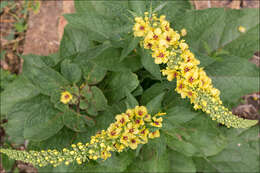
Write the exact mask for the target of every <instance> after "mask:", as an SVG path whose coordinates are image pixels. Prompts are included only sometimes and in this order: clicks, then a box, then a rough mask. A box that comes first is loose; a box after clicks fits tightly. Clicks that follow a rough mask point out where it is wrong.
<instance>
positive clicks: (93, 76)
mask: <svg viewBox="0 0 260 173" xmlns="http://www.w3.org/2000/svg"><path fill="white" fill-rule="evenodd" d="M79 66H80V67H81V69H82V72H83V77H84V78H85V81H86V83H87V84H90V85H94V84H97V83H99V82H100V81H102V80H103V79H104V77H105V75H106V73H107V70H106V69H104V68H103V67H101V66H99V65H97V64H94V63H93V62H91V61H82V62H81V63H80V64H79Z"/></svg>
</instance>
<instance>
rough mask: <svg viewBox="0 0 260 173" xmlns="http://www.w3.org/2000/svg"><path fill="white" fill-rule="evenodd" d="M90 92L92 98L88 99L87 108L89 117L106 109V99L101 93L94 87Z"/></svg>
mask: <svg viewBox="0 0 260 173" xmlns="http://www.w3.org/2000/svg"><path fill="white" fill-rule="evenodd" d="M90 91H91V92H92V94H93V97H92V98H91V99H89V107H88V109H87V112H88V113H89V114H90V115H97V114H98V111H103V110H105V109H106V106H107V99H106V97H105V96H104V94H103V92H102V91H101V90H100V89H99V88H98V87H96V86H93V87H91V88H90Z"/></svg>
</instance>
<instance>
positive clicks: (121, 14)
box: [74, 0, 130, 22]
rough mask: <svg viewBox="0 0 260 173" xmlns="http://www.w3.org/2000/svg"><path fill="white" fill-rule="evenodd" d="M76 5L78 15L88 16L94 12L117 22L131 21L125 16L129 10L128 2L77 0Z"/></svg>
mask: <svg viewBox="0 0 260 173" xmlns="http://www.w3.org/2000/svg"><path fill="white" fill-rule="evenodd" d="M74 5H75V8H76V12H77V13H83V14H84V13H85V14H87V13H88V12H89V11H92V12H93V13H96V14H99V15H102V16H105V17H108V18H110V19H115V20H116V19H117V20H116V21H117V22H119V21H128V20H130V19H129V18H130V17H129V16H127V14H125V13H126V11H127V9H128V2H127V1H115V0H112V1H111V0H110V1H95V0H92V1H91V0H89V1H81V0H75V1H74ZM118 19H119V20H118Z"/></svg>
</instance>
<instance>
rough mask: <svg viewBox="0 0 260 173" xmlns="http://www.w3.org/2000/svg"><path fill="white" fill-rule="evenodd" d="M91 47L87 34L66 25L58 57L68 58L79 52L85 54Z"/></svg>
mask: <svg viewBox="0 0 260 173" xmlns="http://www.w3.org/2000/svg"><path fill="white" fill-rule="evenodd" d="M91 46H92V43H91V42H90V41H89V37H88V34H87V33H86V32H85V31H84V30H83V29H79V28H75V27H74V26H73V25H70V24H69V25H66V27H65V29H64V34H63V37H62V40H61V43H60V56H61V57H68V56H71V55H73V54H76V53H79V52H85V51H86V50H87V49H89V48H90V47H91Z"/></svg>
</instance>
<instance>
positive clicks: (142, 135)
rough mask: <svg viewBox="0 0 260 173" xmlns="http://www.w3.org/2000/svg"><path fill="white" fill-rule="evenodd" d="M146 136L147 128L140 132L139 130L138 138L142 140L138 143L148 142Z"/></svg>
mask: <svg viewBox="0 0 260 173" xmlns="http://www.w3.org/2000/svg"><path fill="white" fill-rule="evenodd" d="M148 134H149V130H148V129H147V128H145V127H144V128H143V129H142V130H140V134H139V135H140V138H141V139H142V141H140V143H142V144H145V143H147V142H148V138H147V136H148Z"/></svg>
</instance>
